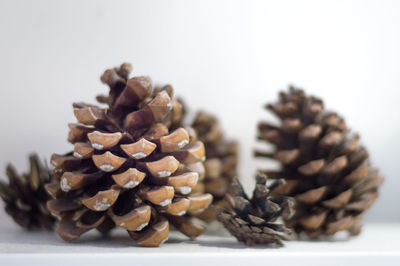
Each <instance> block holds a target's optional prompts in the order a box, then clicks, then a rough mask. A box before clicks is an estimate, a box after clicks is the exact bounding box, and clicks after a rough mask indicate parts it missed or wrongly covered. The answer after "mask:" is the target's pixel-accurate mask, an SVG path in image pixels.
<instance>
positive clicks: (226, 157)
mask: <svg viewBox="0 0 400 266" xmlns="http://www.w3.org/2000/svg"><path fill="white" fill-rule="evenodd" d="M191 127H192V128H193V129H194V130H195V131H196V133H197V137H198V138H199V139H200V140H201V141H202V142H203V143H204V146H205V148H206V160H205V162H204V166H205V177H204V179H201V180H200V182H199V183H198V184H197V186H196V188H195V191H197V192H206V193H210V194H212V195H213V196H214V200H213V203H212V206H211V207H209V208H207V209H206V210H205V211H204V212H202V213H200V214H199V215H197V217H198V218H200V219H202V220H204V221H207V222H210V221H213V220H215V219H216V215H217V212H216V209H215V207H218V206H219V207H224V206H226V201H225V200H224V198H225V195H226V193H227V192H228V189H229V187H230V185H231V183H232V181H233V179H234V178H235V177H236V176H237V164H238V144H237V142H235V141H227V140H226V138H225V136H224V133H223V131H222V129H221V127H220V125H219V123H218V120H217V119H216V118H215V117H214V116H212V115H210V114H207V113H205V112H198V113H197V115H196V117H195V119H194V121H193V123H192V124H191Z"/></svg>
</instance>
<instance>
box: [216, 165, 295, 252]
mask: <svg viewBox="0 0 400 266" xmlns="http://www.w3.org/2000/svg"><path fill="white" fill-rule="evenodd" d="M256 181H257V183H256V187H255V189H254V192H253V196H252V198H251V199H249V198H248V197H247V195H246V193H245V192H244V190H243V188H242V186H241V184H240V182H239V181H238V180H237V179H234V180H233V182H232V188H231V191H230V194H227V201H228V203H229V208H219V214H218V216H217V218H218V220H219V221H220V222H222V223H223V225H224V226H225V228H226V229H227V230H228V231H229V232H230V233H231V234H232V235H233V236H235V237H236V238H237V239H238V240H239V241H240V242H243V243H245V244H246V245H249V246H252V245H256V244H274V245H278V246H282V240H289V239H290V235H291V233H292V232H291V230H290V229H288V228H286V226H285V225H284V224H282V222H281V221H279V220H281V218H286V219H288V218H290V217H291V216H292V215H293V200H292V199H291V198H289V197H285V196H272V195H271V194H272V193H273V192H274V190H275V189H276V188H277V187H278V186H280V185H282V184H284V182H285V181H284V180H282V179H281V180H274V181H273V182H271V183H267V181H268V180H267V176H266V175H264V174H262V173H258V174H257V178H256ZM269 181H271V180H269Z"/></svg>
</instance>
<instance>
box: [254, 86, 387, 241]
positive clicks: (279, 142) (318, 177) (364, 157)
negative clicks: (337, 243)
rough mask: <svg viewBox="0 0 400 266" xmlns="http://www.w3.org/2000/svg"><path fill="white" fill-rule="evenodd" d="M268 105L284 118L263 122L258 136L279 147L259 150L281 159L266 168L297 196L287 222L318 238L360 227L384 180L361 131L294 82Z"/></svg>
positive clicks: (283, 189) (289, 193)
mask: <svg viewBox="0 0 400 266" xmlns="http://www.w3.org/2000/svg"><path fill="white" fill-rule="evenodd" d="M267 109H269V110H270V111H272V112H273V113H274V114H275V115H276V116H277V117H278V118H279V119H280V120H281V124H280V125H279V126H275V125H272V124H270V123H260V124H259V136H258V138H259V139H260V140H262V141H267V142H269V143H272V144H273V145H275V147H276V150H275V152H273V153H265V152H258V151H256V152H255V155H256V156H261V157H268V158H273V159H275V160H277V161H279V162H280V163H281V165H282V167H281V170H280V171H276V172H272V171H265V173H266V174H267V175H268V176H270V177H272V178H285V179H286V180H287V183H286V184H285V185H283V186H281V187H279V188H278V189H277V193H279V194H280V195H287V196H291V197H295V198H296V200H297V204H296V205H297V206H296V215H295V216H294V217H293V218H292V219H290V220H288V221H287V223H288V225H289V226H291V227H293V228H294V229H295V231H296V232H299V233H300V232H304V233H306V234H307V235H308V236H309V237H311V238H314V239H315V238H318V237H319V236H321V235H333V234H335V233H336V232H339V231H346V230H347V231H348V232H349V233H350V234H353V235H354V234H357V233H359V232H360V228H359V227H360V225H359V221H360V220H361V218H362V215H363V214H364V212H365V211H366V210H367V209H368V208H369V207H371V205H372V204H373V202H374V201H375V200H376V198H377V197H378V188H379V186H380V185H381V183H382V182H383V178H382V177H381V176H380V174H379V173H378V171H377V170H376V169H374V168H372V167H371V165H370V162H369V160H368V152H367V150H366V149H365V148H364V147H363V146H362V145H360V144H359V135H357V134H352V133H351V132H350V130H349V129H348V128H347V126H346V123H345V121H344V119H343V118H342V117H340V116H339V115H338V114H336V113H333V112H328V111H326V110H324V107H323V102H322V100H320V99H318V98H316V97H313V96H307V95H306V94H305V93H304V91H302V90H300V89H296V88H293V87H291V88H290V90H289V92H288V93H285V92H281V93H280V98H279V101H278V103H275V104H270V105H268V106H267Z"/></svg>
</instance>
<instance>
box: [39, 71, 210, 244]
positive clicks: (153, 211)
mask: <svg viewBox="0 0 400 266" xmlns="http://www.w3.org/2000/svg"><path fill="white" fill-rule="evenodd" d="M130 71H131V66H130V65H129V64H122V65H121V66H120V67H119V68H114V69H109V70H106V71H105V72H104V74H103V76H102V77H101V80H102V82H103V83H106V84H108V85H109V87H110V92H109V95H108V96H98V97H97V100H98V101H99V102H100V103H105V104H107V105H108V106H107V107H105V108H103V107H98V106H95V105H89V104H84V103H75V104H74V105H73V107H74V114H75V116H76V118H77V120H78V122H79V123H78V124H70V125H69V127H70V132H69V138H68V139H69V141H70V142H71V143H73V144H74V150H73V152H70V153H68V154H66V155H57V154H54V155H53V156H52V158H51V163H52V164H53V165H54V167H55V170H54V172H53V176H54V177H55V179H56V182H53V183H51V184H48V185H47V186H46V189H47V191H48V192H49V193H50V194H51V195H52V196H53V198H54V199H53V200H50V201H49V202H48V204H47V207H48V208H49V210H50V211H51V212H52V214H53V215H55V216H57V217H59V218H60V221H58V222H57V225H56V232H57V233H58V234H59V235H60V236H61V237H62V238H63V239H64V240H66V241H71V240H74V239H76V238H78V237H79V236H80V235H81V234H83V233H85V232H87V231H89V230H91V229H94V228H96V229H98V230H99V231H101V232H103V233H107V232H108V231H109V230H111V229H112V228H113V227H114V226H119V227H122V228H124V229H126V230H127V231H128V232H129V234H130V236H131V237H132V238H133V239H135V240H136V241H137V243H138V244H139V245H140V246H159V245H160V244H161V243H162V242H163V241H165V240H166V239H167V237H168V233H169V225H170V223H171V224H172V225H174V226H175V227H176V228H177V229H178V230H180V231H181V232H182V233H184V234H185V235H187V236H189V237H192V238H194V237H196V236H198V235H199V234H201V233H202V232H203V227H201V226H199V225H195V224H193V223H192V222H191V220H190V217H189V216H188V215H186V213H187V212H188V213H191V212H198V211H201V210H203V209H206V208H207V207H208V206H209V205H210V203H211V201H212V195H210V194H197V195H194V194H190V193H191V190H192V189H193V188H194V187H195V186H196V184H197V181H198V178H199V173H198V172H197V171H196V169H203V165H202V160H203V159H204V156H205V150H204V145H203V143H202V142H201V141H199V140H197V139H196V138H195V136H193V135H191V134H190V132H188V130H186V129H184V128H176V129H175V130H172V129H174V127H175V126H176V125H177V123H179V121H180V119H181V116H182V113H181V109H182V108H181V105H180V103H179V102H178V101H177V100H174V99H173V98H172V95H173V90H172V87H171V86H165V87H163V88H160V89H154V90H153V89H152V83H151V80H150V78H148V77H133V78H128V76H129V73H130ZM189 131H190V130H189Z"/></svg>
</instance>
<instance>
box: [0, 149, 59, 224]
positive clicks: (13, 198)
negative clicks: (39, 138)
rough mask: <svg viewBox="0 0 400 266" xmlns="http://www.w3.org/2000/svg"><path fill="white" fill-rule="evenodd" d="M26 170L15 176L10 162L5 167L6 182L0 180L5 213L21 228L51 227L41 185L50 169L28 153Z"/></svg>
mask: <svg viewBox="0 0 400 266" xmlns="http://www.w3.org/2000/svg"><path fill="white" fill-rule="evenodd" d="M29 163H30V172H29V173H26V174H22V175H18V173H17V171H16V170H15V168H14V167H13V166H12V165H10V164H9V165H8V166H7V172H6V174H7V176H8V180H9V183H8V184H6V183H3V182H1V181H0V197H1V198H2V199H3V201H4V203H5V210H6V212H7V213H8V214H9V215H10V216H11V217H12V218H13V219H14V221H15V222H16V223H17V224H19V225H20V226H21V227H24V228H26V229H28V230H36V229H47V230H52V229H53V224H54V218H53V217H52V216H51V214H50V212H49V211H48V210H47V208H46V202H47V200H48V199H49V196H48V194H47V193H46V191H45V189H44V184H45V183H47V182H49V180H50V172H49V170H48V169H47V167H45V166H43V164H42V163H41V162H40V160H39V158H38V156H37V155H36V154H32V155H30V156H29Z"/></svg>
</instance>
